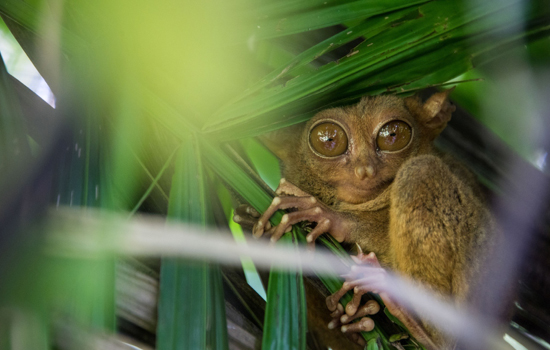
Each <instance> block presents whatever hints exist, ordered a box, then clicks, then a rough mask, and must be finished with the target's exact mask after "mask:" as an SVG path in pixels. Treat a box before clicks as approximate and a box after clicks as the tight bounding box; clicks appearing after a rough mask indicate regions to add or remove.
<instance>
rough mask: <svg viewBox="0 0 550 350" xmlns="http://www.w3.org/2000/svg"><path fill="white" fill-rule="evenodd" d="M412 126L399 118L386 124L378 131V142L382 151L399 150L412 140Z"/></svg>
mask: <svg viewBox="0 0 550 350" xmlns="http://www.w3.org/2000/svg"><path fill="white" fill-rule="evenodd" d="M411 134H412V132H411V127H410V126H409V125H407V123H404V122H402V121H399V120H392V121H391V122H389V123H386V124H384V126H382V127H381V128H380V131H378V138H377V139H376V144H377V145H378V148H379V149H380V150H382V151H390V152H391V151H399V150H400V149H403V148H404V147H405V146H407V145H408V144H409V141H410V140H411Z"/></svg>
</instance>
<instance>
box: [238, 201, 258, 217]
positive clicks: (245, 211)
mask: <svg viewBox="0 0 550 350" xmlns="http://www.w3.org/2000/svg"><path fill="white" fill-rule="evenodd" d="M235 213H236V214H237V215H240V216H250V217H253V218H259V217H260V213H258V211H257V210H256V209H254V207H252V206H250V205H248V204H241V205H239V206H238V207H237V209H235Z"/></svg>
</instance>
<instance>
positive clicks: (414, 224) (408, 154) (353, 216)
mask: <svg viewBox="0 0 550 350" xmlns="http://www.w3.org/2000/svg"><path fill="white" fill-rule="evenodd" d="M447 95H448V91H445V92H441V93H437V94H435V95H434V96H432V97H431V98H430V99H429V100H428V101H427V102H426V103H422V101H421V100H420V99H419V98H417V97H409V98H404V99H403V98H399V97H396V96H391V95H390V96H376V97H365V98H363V99H362V100H361V101H360V102H359V103H358V104H356V105H353V106H349V107H343V108H333V109H328V110H324V111H322V112H320V113H318V114H317V115H316V116H315V117H313V118H312V119H311V120H310V121H309V122H308V123H306V124H305V125H299V126H295V127H291V128H287V129H282V130H280V131H278V132H275V133H272V134H271V135H268V136H267V137H266V138H264V141H265V143H266V144H267V145H268V147H269V148H270V149H272V150H273V151H274V152H275V153H276V154H277V156H278V157H279V158H280V159H281V161H282V172H283V177H284V178H286V179H287V180H288V181H289V182H291V183H293V184H294V185H296V186H297V187H299V188H300V189H301V190H303V191H305V192H307V193H308V194H311V195H312V196H315V197H316V198H318V199H319V200H320V201H322V202H323V203H324V204H326V205H327V206H328V207H329V208H330V209H332V210H334V212H336V214H337V215H338V216H339V217H341V218H342V222H344V224H342V225H343V227H344V229H342V230H340V231H338V230H335V231H336V232H340V234H339V235H338V234H336V235H335V237H336V238H337V239H338V240H340V241H344V242H347V243H357V244H358V245H359V246H360V247H361V248H362V250H363V251H364V252H374V253H375V254H376V257H377V258H378V261H379V262H380V264H381V265H382V267H386V268H389V269H391V270H393V271H397V272H399V273H401V274H403V275H405V276H409V277H411V278H412V279H413V280H414V281H416V282H418V283H421V284H423V285H424V286H427V287H428V288H430V289H431V290H432V291H434V292H436V293H438V294H439V295H441V296H442V297H449V298H452V299H453V300H455V301H457V302H463V301H466V302H467V301H469V299H470V297H471V295H470V290H471V287H472V283H474V281H476V278H477V275H478V273H479V270H480V264H481V257H482V256H484V254H483V252H484V250H485V249H486V246H487V241H488V238H489V236H490V232H491V224H490V222H491V218H490V214H489V213H488V210H487V209H486V206H485V203H484V199H483V197H482V195H481V193H482V192H481V191H480V190H479V188H478V185H477V183H476V180H475V178H474V176H473V175H472V174H471V173H470V172H469V171H468V170H467V169H465V168H464V167H463V166H462V165H461V164H459V163H458V162H457V161H456V160H454V159H453V158H452V157H450V156H448V155H444V154H442V153H440V152H438V151H437V150H436V149H434V147H433V145H432V141H433V140H434V139H435V138H436V137H437V136H438V135H439V133H440V132H441V131H442V130H443V129H444V128H445V126H446V124H447V122H448V120H449V119H450V116H451V113H452V111H453V108H452V107H451V106H450V104H449V103H448V101H447ZM323 119H327V120H331V121H335V122H337V123H339V124H340V125H341V126H342V127H343V128H344V130H345V131H346V133H347V134H348V138H349V145H348V151H347V155H345V156H342V157H336V158H323V157H319V156H318V155H316V154H314V152H312V150H311V149H310V145H309V133H310V129H311V127H312V126H313V125H314V124H315V123H318V121H319V120H323ZM393 119H400V120H403V121H405V122H407V123H408V124H409V125H410V126H411V127H412V130H413V136H412V139H411V141H410V144H409V145H408V146H407V147H405V148H404V149H403V150H401V151H399V152H389V153H388V152H380V151H378V150H377V146H376V135H377V133H378V130H379V128H380V127H381V126H382V125H383V124H384V123H386V122H388V121H390V120H393ZM366 166H369V167H370V168H369V169H368V170H369V171H368V172H367V173H368V174H367V175H365V174H364V171H363V172H362V173H361V172H359V173H358V170H357V169H359V167H366ZM358 174H361V175H362V176H359V175H358ZM417 311H418V310H417ZM419 316H420V317H419V319H420V324H421V325H422V326H423V327H424V329H425V331H426V333H427V334H428V335H429V336H430V338H431V339H432V340H433V343H434V344H436V346H437V347H438V348H439V347H447V346H449V345H450V344H449V342H452V341H449V340H446V338H444V337H443V336H442V335H441V333H440V332H439V331H437V330H435V329H434V328H433V327H432V326H431V325H430V324H428V323H426V322H424V321H422V315H421V314H419Z"/></svg>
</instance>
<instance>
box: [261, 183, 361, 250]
mask: <svg viewBox="0 0 550 350" xmlns="http://www.w3.org/2000/svg"><path fill="white" fill-rule="evenodd" d="M275 193H277V195H278V196H277V197H275V198H274V199H273V202H272V203H271V205H270V206H269V208H267V210H266V211H265V212H264V213H263V215H262V216H261V217H260V219H259V220H258V222H257V223H256V225H255V226H254V228H253V230H252V233H253V234H254V236H255V237H261V236H262V235H263V234H264V233H267V234H270V235H271V241H272V242H276V241H277V240H279V239H280V238H281V237H282V236H283V234H284V233H285V232H289V231H290V230H291V229H292V225H294V224H297V223H299V222H302V221H309V222H312V223H316V226H315V228H313V230H311V232H310V233H309V234H308V235H307V236H306V240H307V242H308V243H309V244H310V246H313V245H314V243H313V242H314V241H315V240H316V239H317V238H318V237H319V236H320V235H322V234H323V233H325V232H327V233H330V234H331V235H332V236H333V237H334V238H335V239H336V240H337V241H339V242H342V241H343V240H344V239H345V238H346V237H347V235H348V234H349V231H350V227H349V223H348V222H346V220H345V218H344V217H343V216H342V215H341V214H340V213H338V212H336V211H334V210H332V209H330V208H329V207H328V206H326V205H325V204H324V203H321V202H320V201H319V200H318V199H317V198H315V197H313V196H311V195H310V194H308V193H306V192H304V191H302V190H301V189H299V188H298V187H296V186H295V185H293V184H291V183H290V182H288V181H286V180H285V179H281V181H280V183H279V187H278V188H277V190H276V191H275ZM289 208H295V209H297V210H296V211H293V212H291V213H286V214H285V215H283V218H282V219H281V222H280V223H279V225H277V226H275V227H271V225H270V223H269V218H271V216H272V215H273V214H274V213H275V212H276V211H277V210H280V209H289Z"/></svg>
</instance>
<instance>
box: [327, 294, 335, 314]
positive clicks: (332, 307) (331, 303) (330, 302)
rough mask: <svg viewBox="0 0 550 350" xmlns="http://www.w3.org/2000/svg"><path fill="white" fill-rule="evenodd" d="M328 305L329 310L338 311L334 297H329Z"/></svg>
mask: <svg viewBox="0 0 550 350" xmlns="http://www.w3.org/2000/svg"><path fill="white" fill-rule="evenodd" d="M326 304H327V308H328V309H329V311H334V310H336V308H337V305H336V303H335V302H334V300H333V298H332V296H328V297H327V299H326Z"/></svg>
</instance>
